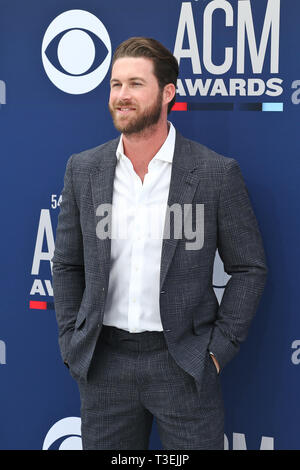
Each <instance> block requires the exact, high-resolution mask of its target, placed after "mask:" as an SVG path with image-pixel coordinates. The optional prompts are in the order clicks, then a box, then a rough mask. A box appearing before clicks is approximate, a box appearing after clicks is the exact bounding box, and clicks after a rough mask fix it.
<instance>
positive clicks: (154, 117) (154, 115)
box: [108, 91, 162, 135]
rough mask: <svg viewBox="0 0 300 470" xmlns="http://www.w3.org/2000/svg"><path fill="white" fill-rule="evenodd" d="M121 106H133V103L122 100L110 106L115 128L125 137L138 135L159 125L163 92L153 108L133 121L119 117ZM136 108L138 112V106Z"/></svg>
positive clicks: (132, 118)
mask: <svg viewBox="0 0 300 470" xmlns="http://www.w3.org/2000/svg"><path fill="white" fill-rule="evenodd" d="M120 106H132V103H131V102H129V101H128V100H126V101H125V100H124V101H122V100H120V101H118V103H116V104H115V105H114V106H111V105H110V104H109V105H108V107H109V111H110V114H111V116H112V119H113V123H114V126H115V128H116V129H117V130H118V131H119V132H122V133H123V134H125V135H131V134H138V133H140V132H143V131H145V130H146V129H148V128H149V127H151V126H153V125H155V124H157V122H158V121H159V118H160V115H161V110H162V91H159V92H158V96H157V98H156V101H155V102H154V103H153V105H152V106H151V107H149V108H147V109H145V110H144V111H143V112H142V113H140V114H137V115H136V116H135V117H131V119H128V118H127V117H124V118H123V117H122V116H119V115H118V113H117V110H116V108H117V107H120ZM134 107H135V109H136V112H137V111H138V108H137V107H136V106H134Z"/></svg>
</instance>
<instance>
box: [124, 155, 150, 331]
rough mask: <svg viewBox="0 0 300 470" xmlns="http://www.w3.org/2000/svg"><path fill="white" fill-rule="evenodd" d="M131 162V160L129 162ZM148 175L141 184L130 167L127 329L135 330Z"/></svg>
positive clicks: (138, 304) (137, 326)
mask: <svg viewBox="0 0 300 470" xmlns="http://www.w3.org/2000/svg"><path fill="white" fill-rule="evenodd" d="M130 163H131V162H130ZM131 165H132V164H131ZM148 179H149V178H148V175H147V174H146V175H145V177H144V183H143V184H142V182H141V179H140V177H139V176H138V175H137V174H136V173H135V171H134V169H133V167H132V181H133V191H134V193H135V216H134V222H133V226H132V234H131V241H132V251H131V263H130V281H129V299H128V330H129V331H130V332H133V333H134V332H137V331H139V330H140V318H141V312H142V297H141V290H142V282H143V278H142V276H143V273H142V270H143V266H142V263H143V259H144V249H145V238H144V237H145V234H146V233H147V232H146V230H145V225H144V213H143V211H144V210H145V207H146V206H145V203H146V199H147V193H148Z"/></svg>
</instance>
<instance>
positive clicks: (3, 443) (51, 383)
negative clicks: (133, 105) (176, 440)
mask: <svg viewBox="0 0 300 470" xmlns="http://www.w3.org/2000/svg"><path fill="white" fill-rule="evenodd" d="M299 15H300V4H299V2H297V1H296V0H284V1H283V0H282V1H280V0H251V1H250V0H228V1H227V0H210V1H209V0H192V1H182V0H172V1H171V0H159V1H158V0H152V1H151V2H147V1H144V2H139V1H137V0H126V1H124V0H113V1H111V2H100V1H98V0H84V1H83V0H81V1H80V0H73V1H71V0H59V1H57V0H44V1H43V2H40V1H37V0H28V1H21V0H9V1H6V0H0V155H1V198H0V203H1V233H0V237H1V247H2V249H1V288H2V292H1V315H0V449H37V450H39V449H62V450H63V449H80V448H81V435H80V401H79V394H78V390H77V385H76V383H75V382H74V380H73V379H72V377H71V376H70V375H69V373H68V370H67V368H66V367H65V366H64V365H63V363H62V360H61V357H60V352H59V349H58V341H57V326H56V319H55V311H54V305H53V291H52V275H51V262H50V260H51V258H52V256H53V250H54V244H55V230H56V226H57V217H58V214H59V206H60V201H61V191H62V188H63V177H64V172H65V167H66V162H67V159H68V158H69V156H70V155H71V154H72V153H78V152H80V151H82V150H84V149H88V148H91V147H94V146H96V145H99V144H101V143H103V142H105V141H107V140H109V139H111V138H114V137H116V136H117V135H118V134H117V132H116V130H115V129H114V127H113V124H112V121H111V117H110V114H109V111H108V106H107V103H108V95H109V78H110V64H111V57H112V54H113V51H114V49H115V48H116V46H117V45H118V44H119V43H120V42H122V41H123V40H125V39H127V38H128V37H131V36H148V37H154V38H156V39H158V40H159V41H161V42H162V43H163V44H164V45H165V46H167V47H168V48H169V49H170V50H171V51H172V52H173V53H174V55H175V56H176V57H177V59H178V61H179V63H180V75H179V79H178V83H177V104H176V106H175V107H174V109H173V110H172V112H171V114H170V115H169V120H170V121H172V122H173V124H174V126H175V127H176V128H177V129H178V130H179V131H180V132H181V133H182V134H183V135H184V136H186V137H188V138H190V139H193V140H196V141H199V142H201V143H202V144H204V145H206V146H208V147H210V148H212V149H213V150H215V151H216V152H218V153H221V154H223V155H225V156H228V157H233V158H235V159H236V160H237V161H238V162H239V165H240V168H241V170H242V173H243V175H244V178H245V181H246V184H247V187H248V190H249V194H250V198H251V201H252V204H253V207H254V210H255V213H256V216H257V219H258V222H259V225H260V229H261V232H262V236H263V240H264V245H265V251H266V257H267V263H268V267H269V276H268V280H267V284H266V288H265V291H264V294H263V297H262V300H261V302H260V305H259V308H258V310H257V314H256V316H255V319H254V321H253V323H252V326H251V328H250V332H249V335H248V338H247V341H246V342H245V343H244V344H243V345H242V347H241V351H240V353H239V355H238V356H237V357H236V358H235V359H234V360H233V361H232V362H231V363H230V364H228V365H227V366H226V367H225V369H224V370H223V372H222V375H221V381H222V387H223V393H224V400H225V408H226V432H225V436H224V448H225V449H229V450H232V449H233V450H240V449H245V450H246V449H248V450H252V449H253V450H258V449H270V450H271V449H300V434H299V422H300V407H299V387H300V365H299V363H300V315H299V285H298V284H299V264H300V251H299V249H298V248H297V247H298V244H299V235H300V226H299V200H300V198H299V186H300V184H299V181H300V163H299V161H300V143H299V142H300V139H299V134H300V119H299V118H300V61H299V50H298V49H299V47H300V45H299V44H300V32H299ZM214 268H215V269H214V276H213V285H214V289H215V292H216V295H217V297H218V299H219V301H220V300H221V298H222V295H223V291H224V288H225V286H226V283H227V282H228V279H229V276H228V275H227V274H226V273H225V272H224V269H223V265H222V262H221V260H220V257H219V255H218V252H217V253H216V259H215V267H214ZM150 448H151V449H161V448H162V447H161V443H160V439H159V435H158V432H157V428H156V423H155V421H154V423H153V428H152V433H151V441H150Z"/></svg>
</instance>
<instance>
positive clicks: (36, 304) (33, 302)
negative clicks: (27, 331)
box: [29, 300, 47, 310]
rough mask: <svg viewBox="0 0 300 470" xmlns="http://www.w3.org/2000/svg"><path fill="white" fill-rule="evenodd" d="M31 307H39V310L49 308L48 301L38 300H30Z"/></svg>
mask: <svg viewBox="0 0 300 470" xmlns="http://www.w3.org/2000/svg"><path fill="white" fill-rule="evenodd" d="M29 308H37V309H39V310H47V302H38V301H37V300H30V301H29Z"/></svg>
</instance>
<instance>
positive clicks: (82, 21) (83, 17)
mask: <svg viewBox="0 0 300 470" xmlns="http://www.w3.org/2000/svg"><path fill="white" fill-rule="evenodd" d="M110 60H111V42H110V38H109V35H108V32H107V30H106V28H105V26H104V24H103V23H102V22H101V21H100V20H99V18H97V17H96V16H95V15H92V14H91V13H89V12H87V11H84V10H69V11H66V12H64V13H62V14H61V15H59V16H57V17H56V18H55V19H54V20H53V21H52V23H50V25H49V27H48V29H47V30H46V33H45V35H44V38H43V43H42V61H43V65H44V69H45V71H46V73H47V75H48V77H49V79H50V80H51V81H52V83H53V84H54V85H55V86H56V87H57V88H59V89H60V90H62V91H64V92H66V93H71V94H83V93H88V92H89V91H91V90H93V89H94V88H96V87H97V86H98V85H99V84H100V83H101V82H102V81H103V80H104V78H105V76H106V74H107V72H108V69H109V66H110Z"/></svg>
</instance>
